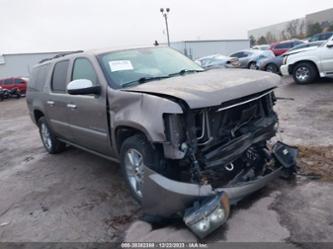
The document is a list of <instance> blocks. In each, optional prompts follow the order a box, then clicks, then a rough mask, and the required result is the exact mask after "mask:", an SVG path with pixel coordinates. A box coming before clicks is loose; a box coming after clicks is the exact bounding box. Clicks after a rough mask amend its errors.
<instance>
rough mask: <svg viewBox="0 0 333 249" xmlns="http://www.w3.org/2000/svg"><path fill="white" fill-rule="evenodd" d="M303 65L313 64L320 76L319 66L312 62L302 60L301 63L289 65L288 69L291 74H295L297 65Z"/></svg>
mask: <svg viewBox="0 0 333 249" xmlns="http://www.w3.org/2000/svg"><path fill="white" fill-rule="evenodd" d="M301 63H310V64H312V65H313V66H314V68H315V69H316V70H317V74H318V75H319V68H318V66H317V64H316V63H315V62H314V61H312V60H300V61H297V62H295V63H293V64H291V65H289V68H288V70H289V73H290V74H292V73H293V72H294V69H295V67H296V66H297V65H299V64H301Z"/></svg>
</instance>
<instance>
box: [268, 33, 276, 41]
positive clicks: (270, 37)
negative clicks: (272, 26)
mask: <svg viewBox="0 0 333 249" xmlns="http://www.w3.org/2000/svg"><path fill="white" fill-rule="evenodd" d="M276 40H277V39H276V37H275V35H273V34H272V32H267V34H266V41H267V42H268V43H272V42H276Z"/></svg>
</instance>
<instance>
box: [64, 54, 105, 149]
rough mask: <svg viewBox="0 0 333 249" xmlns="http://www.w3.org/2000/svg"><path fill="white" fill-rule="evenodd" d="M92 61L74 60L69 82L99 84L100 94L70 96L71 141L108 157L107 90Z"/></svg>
mask: <svg viewBox="0 0 333 249" xmlns="http://www.w3.org/2000/svg"><path fill="white" fill-rule="evenodd" d="M93 62H94V61H93V58H88V57H77V58H76V59H75V60H74V61H73V65H72V71H71V80H78V79H87V80H90V81H91V82H92V83H93V84H95V85H100V86H101V87H102V91H101V93H100V94H99V95H95V94H91V95H72V97H71V101H70V105H71V107H70V108H69V118H70V124H71V127H72V129H73V136H74V142H75V143H76V144H78V145H81V146H83V147H86V148H88V149H91V150H94V151H97V152H99V153H102V154H105V155H111V145H110V140H109V135H108V116H107V108H106V105H107V103H106V89H105V87H103V85H102V84H101V80H100V79H99V78H98V74H97V71H96V70H97V69H98V66H97V63H96V61H95V65H94V64H93Z"/></svg>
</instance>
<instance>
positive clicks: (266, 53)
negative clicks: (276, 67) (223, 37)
mask: <svg viewBox="0 0 333 249" xmlns="http://www.w3.org/2000/svg"><path fill="white" fill-rule="evenodd" d="M230 57H236V58H238V60H239V63H240V67H241V68H249V69H257V65H256V64H257V60H261V59H264V58H272V57H274V54H273V53H272V51H270V50H258V49H248V50H241V51H238V52H235V53H233V54H231V55H230Z"/></svg>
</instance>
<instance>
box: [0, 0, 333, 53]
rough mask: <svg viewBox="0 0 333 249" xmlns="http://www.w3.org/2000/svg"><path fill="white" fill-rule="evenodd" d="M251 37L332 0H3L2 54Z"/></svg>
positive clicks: (0, 7) (0, 3)
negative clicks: (166, 16) (167, 29)
mask: <svg viewBox="0 0 333 249" xmlns="http://www.w3.org/2000/svg"><path fill="white" fill-rule="evenodd" d="M160 7H169V8H170V9H171V12H170V14H169V27H170V39H171V41H179V40H193V39H238V38H247V31H248V30H249V29H254V28H258V27H261V26H265V25H270V24H275V23H278V22H283V21H288V20H290V19H294V18H298V17H302V16H304V15H305V14H307V13H312V12H315V11H319V10H323V9H327V8H332V7H333V1H332V0H272V1H267V0H251V1H248V0H202V1H199V0H0V10H1V14H0V34H1V35H0V54H1V53H20V52H40V51H60V50H73V49H90V48H105V47H118V46H123V45H124V46H132V45H133V46H134V45H151V44H152V43H153V42H154V40H158V41H159V42H165V41H166V35H165V32H164V30H165V26H164V20H163V19H162V16H161V13H160V12H159V9H160Z"/></svg>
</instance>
